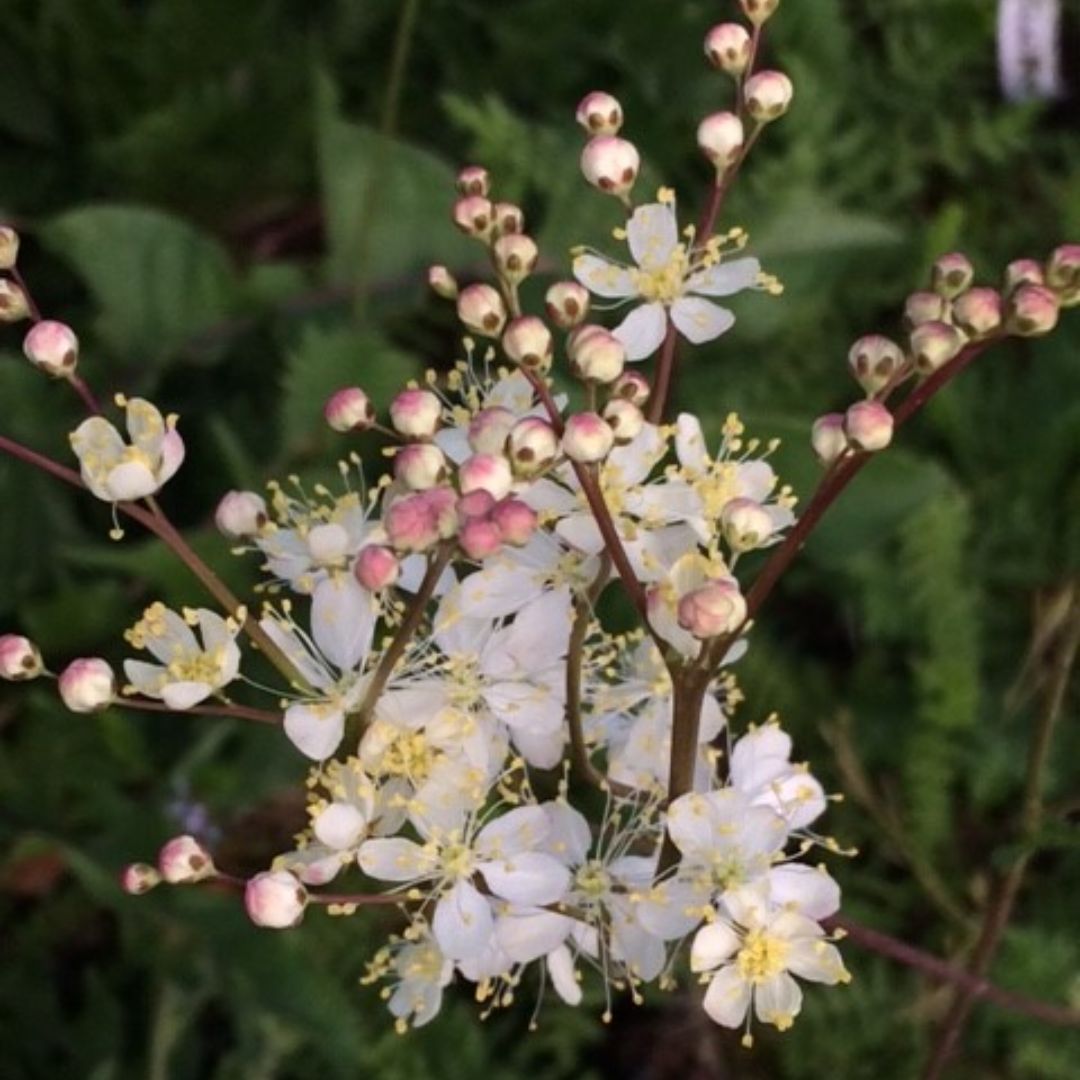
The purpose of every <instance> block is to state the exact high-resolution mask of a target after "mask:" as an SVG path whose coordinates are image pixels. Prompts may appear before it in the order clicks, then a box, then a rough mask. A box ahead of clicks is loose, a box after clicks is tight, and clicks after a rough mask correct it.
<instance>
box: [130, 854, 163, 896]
mask: <svg viewBox="0 0 1080 1080" xmlns="http://www.w3.org/2000/svg"><path fill="white" fill-rule="evenodd" d="M160 884H161V875H160V874H159V873H158V872H157V870H155V869H154V867H152V866H151V865H150V864H149V863H144V862H136V863H131V864H130V865H128V866H125V867H124V870H123V872H122V873H121V874H120V887H121V888H122V889H123V890H124V892H126V893H128V894H129V895H131V896H142V894H143V893H148V892H149V891H150V890H151V889H153V888H154V887H155V886H157V885H160Z"/></svg>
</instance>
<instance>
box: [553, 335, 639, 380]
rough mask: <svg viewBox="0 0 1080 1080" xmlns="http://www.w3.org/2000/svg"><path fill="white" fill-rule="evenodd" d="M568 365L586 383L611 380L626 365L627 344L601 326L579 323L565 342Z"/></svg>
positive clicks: (617, 375) (619, 373)
mask: <svg viewBox="0 0 1080 1080" xmlns="http://www.w3.org/2000/svg"><path fill="white" fill-rule="evenodd" d="M566 344H567V349H568V351H569V353H570V366H571V368H572V369H573V371H574V374H575V375H576V376H577V377H578V378H579V379H583V380H584V381H585V382H593V383H600V384H602V385H606V384H607V383H612V382H614V381H615V380H616V379H617V378H618V377H619V376H620V375H621V374H622V373H623V368H624V367H625V366H626V347H625V346H624V345H623V343H622V342H621V341H620V340H619V339H618V338H617V337H616V336H615V335H614V334H613V333H611V331H609V330H605V329H604V328H603V327H602V326H582V327H579V328H578V329H577V330H575V331H574V333H573V335H572V337H571V338H570V340H568V341H567V343H566Z"/></svg>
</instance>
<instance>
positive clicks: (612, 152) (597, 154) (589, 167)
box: [581, 135, 641, 196]
mask: <svg viewBox="0 0 1080 1080" xmlns="http://www.w3.org/2000/svg"><path fill="white" fill-rule="evenodd" d="M640 168H641V156H640V155H639V154H638V152H637V147H636V146H634V144H633V143H632V142H627V140H626V139H620V138H619V137H618V136H617V135H598V136H597V137H596V138H595V139H590V140H589V141H588V142H587V143H586V144H585V149H584V150H582V151H581V171H582V173H583V174H584V176H585V179H586V180H587V181H588V182H589V183H590V184H592V186H593V187H594V188H597V189H598V190H599V191H603V192H606V193H607V194H608V195H619V196H622V195H626V194H627V193H628V192H629V191H630V189H631V188H632V187H633V186H634V181H635V180H637V176H638V170H639V169H640Z"/></svg>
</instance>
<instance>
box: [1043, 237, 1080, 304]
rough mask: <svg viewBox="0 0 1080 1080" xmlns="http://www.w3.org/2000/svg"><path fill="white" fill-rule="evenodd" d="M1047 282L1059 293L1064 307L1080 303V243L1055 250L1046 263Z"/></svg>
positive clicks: (1062, 246)
mask: <svg viewBox="0 0 1080 1080" xmlns="http://www.w3.org/2000/svg"><path fill="white" fill-rule="evenodd" d="M1046 283H1047V284H1048V285H1049V286H1050V288H1052V289H1054V290H1055V291H1056V292H1057V293H1058V297H1059V299H1060V300H1061V306H1062V307H1075V306H1076V305H1077V304H1080V244H1062V245H1061V247H1059V248H1056V249H1055V250H1054V252H1053V254H1052V255H1051V256H1050V258H1049V260H1048V261H1047V263H1046ZM1040 284H1041V283H1040Z"/></svg>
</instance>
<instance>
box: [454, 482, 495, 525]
mask: <svg viewBox="0 0 1080 1080" xmlns="http://www.w3.org/2000/svg"><path fill="white" fill-rule="evenodd" d="M495 506H496V503H495V496H494V495H492V494H491V492H490V491H485V490H484V489H483V488H477V489H476V491H470V492H469V493H468V495H462V496H461V498H460V499H458V502H457V512H458V517H459V518H461V520H462V522H465V521H468V520H469V519H470V518H486V517H489V516H490V515H491V511H492V510H494V509H495Z"/></svg>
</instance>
